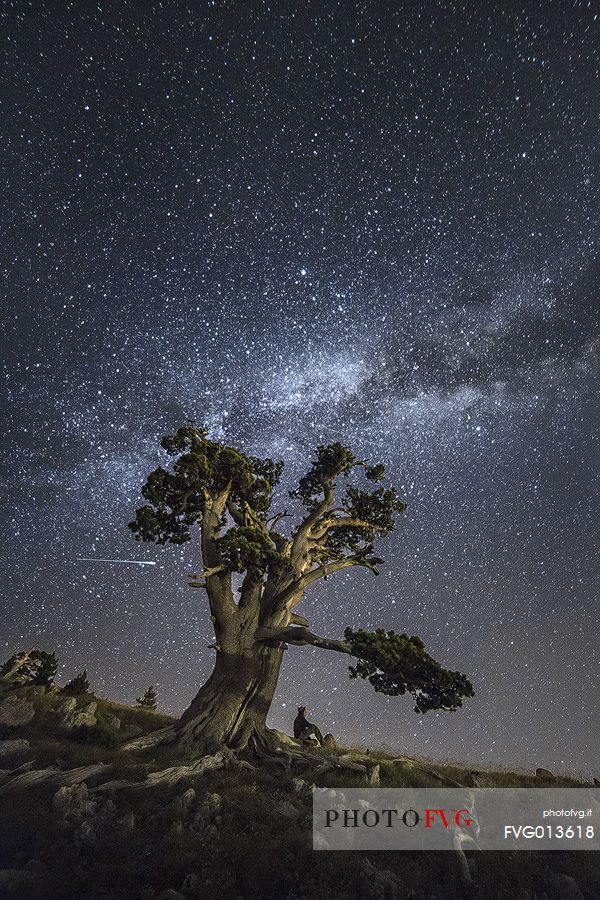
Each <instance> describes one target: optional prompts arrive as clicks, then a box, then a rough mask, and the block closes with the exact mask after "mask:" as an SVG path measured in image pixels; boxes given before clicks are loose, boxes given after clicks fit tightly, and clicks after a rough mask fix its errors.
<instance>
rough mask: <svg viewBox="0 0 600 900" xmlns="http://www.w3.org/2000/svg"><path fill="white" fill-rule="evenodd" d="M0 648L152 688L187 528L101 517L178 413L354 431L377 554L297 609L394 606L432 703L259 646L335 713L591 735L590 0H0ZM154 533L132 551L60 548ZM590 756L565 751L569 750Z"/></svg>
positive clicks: (379, 615) (144, 466)
mask: <svg viewBox="0 0 600 900" xmlns="http://www.w3.org/2000/svg"><path fill="white" fill-rule="evenodd" d="M0 10H1V13H0V21H1V29H0V47H1V65H2V72H3V77H2V87H1V104H0V116H1V121H2V131H3V138H2V150H1V154H2V165H1V169H0V178H1V183H2V189H3V202H2V211H1V213H0V219H1V223H2V224H1V241H0V254H1V260H0V272H1V278H2V288H3V290H2V294H3V300H2V303H3V310H4V313H3V322H4V323H5V327H4V332H3V334H4V337H3V370H2V394H3V396H2V408H3V410H4V413H3V416H4V425H3V428H2V481H3V486H4V494H5V500H4V502H3V503H2V512H1V514H2V532H1V534H2V537H1V541H2V548H1V551H2V586H3V592H4V599H3V604H2V611H1V613H0V653H2V654H3V655H4V657H5V658H6V657H8V656H9V655H11V654H12V653H13V652H14V651H15V650H17V649H20V648H22V647H24V646H26V645H27V646H29V645H31V644H32V643H34V642H37V643H38V644H39V645H40V646H42V647H44V648H46V649H56V651H57V653H58V655H59V657H60V662H61V669H60V678H63V679H64V678H67V677H71V676H72V675H73V674H75V672H77V671H79V670H80V669H82V668H84V667H87V669H88V671H89V675H90V680H91V682H92V686H93V687H95V688H96V689H97V690H98V692H99V693H103V694H105V695H107V696H111V697H113V698H116V699H120V700H126V701H127V702H131V701H132V700H133V698H135V697H136V696H138V695H139V692H140V691H141V690H143V689H144V688H145V687H146V686H147V685H148V684H149V683H153V684H155V685H156V686H157V691H158V694H159V700H160V705H161V706H162V708H164V709H165V710H168V711H170V712H180V711H181V710H182V709H183V708H184V707H185V706H186V705H187V703H188V702H189V700H190V699H191V696H192V695H193V694H194V693H195V691H196V689H197V687H198V686H199V684H200V683H201V682H202V681H203V680H204V679H205V678H206V677H207V676H208V674H209V672H210V669H211V664H212V656H211V653H212V651H210V650H208V649H206V644H207V643H209V642H210V640H211V639H212V634H211V626H210V622H209V621H208V619H207V615H206V609H205V605H204V604H205V598H204V595H203V594H201V593H200V592H198V591H192V590H190V589H189V588H188V587H187V582H186V579H185V577H184V573H185V572H188V571H195V570H196V568H197V565H198V561H199V560H198V556H197V551H196V548H195V547H194V546H192V545H191V544H188V545H186V546H185V547H183V548H177V547H173V546H166V547H157V546H154V545H150V544H135V543H134V542H133V539H132V535H131V533H130V532H129V531H128V529H127V527H126V526H127V522H128V521H130V520H131V518H132V517H133V513H134V510H135V508H136V506H139V505H140V503H141V499H140V493H139V492H140V487H141V485H142V483H143V480H144V478H145V476H146V474H147V473H148V472H149V471H150V470H151V469H152V468H154V467H155V466H156V465H158V464H160V463H162V462H164V459H163V455H162V452H159V450H158V443H159V440H160V437H161V435H163V434H164V433H170V432H172V431H173V430H175V429H176V428H177V427H178V425H179V424H181V423H182V422H183V421H184V420H185V419H187V418H193V419H195V420H196V421H197V422H198V423H205V424H206V425H207V426H208V427H209V429H210V434H211V436H212V437H215V438H222V439H224V440H226V441H227V442H230V443H234V444H239V445H241V446H242V447H243V448H244V449H246V450H248V451H251V452H253V453H256V454H259V455H268V456H272V457H275V458H281V459H283V460H285V462H286V476H285V479H284V483H283V484H282V486H281V490H280V491H279V497H278V502H280V503H281V505H282V506H288V507H290V501H289V499H287V495H286V492H287V489H288V488H289V487H290V486H292V481H293V479H294V477H297V476H298V475H299V474H301V473H302V472H303V471H304V470H305V469H306V468H307V467H308V462H309V459H310V455H311V449H312V448H313V447H314V446H315V445H316V444H318V443H322V442H327V441H332V440H342V441H344V442H346V443H347V444H349V445H350V446H351V447H352V448H353V449H355V450H356V451H357V453H359V454H360V455H364V456H368V457H369V458H371V459H372V460H374V461H379V460H381V461H383V462H385V463H386V464H387V471H388V475H389V478H390V480H391V481H392V482H394V483H395V484H396V485H397V486H398V488H399V490H400V493H401V494H402V495H403V496H404V497H405V499H406V500H407V501H408V504H409V506H408V510H407V512H406V514H405V515H404V516H402V517H401V520H400V523H399V527H398V529H397V530H396V532H395V533H394V534H393V535H391V536H390V537H388V538H387V539H386V540H385V541H384V542H383V543H382V545H381V547H380V549H381V555H383V556H385V558H386V564H385V565H384V566H383V567H382V574H381V575H380V576H379V577H378V578H374V577H373V576H372V575H371V573H369V572H362V570H361V571H359V572H352V573H350V574H347V573H340V574H339V575H338V576H336V577H335V578H334V579H330V580H328V582H327V583H326V584H323V583H322V582H321V583H320V584H319V585H318V586H317V587H316V589H313V591H312V593H311V594H310V595H309V596H308V597H307V599H306V601H305V602H304V603H303V604H302V606H301V607H300V608H299V612H301V613H302V614H304V615H306V616H308V618H309V619H310V621H311V625H312V627H313V629H314V630H315V631H317V632H319V633H322V634H327V635H329V636H334V637H337V636H341V634H342V631H343V628H344V626H345V625H348V624H350V625H353V626H355V627H358V626H362V627H366V628H374V627H377V626H385V627H388V628H394V629H395V630H397V631H408V632H410V633H416V634H418V635H420V636H421V637H422V638H423V639H424V640H425V642H426V645H427V648H428V649H429V650H430V651H431V652H432V653H433V654H434V656H436V657H437V658H438V659H439V660H440V661H441V662H442V663H443V664H445V665H447V666H448V667H450V668H453V669H454V668H456V669H460V670H461V671H464V672H467V673H468V674H469V676H470V677H471V678H472V680H473V682H474V685H475V689H476V692H477V695H476V697H475V698H474V699H473V700H468V701H466V705H465V708H464V709H463V710H461V711H459V712H457V713H454V714H448V713H439V714H436V713H429V714H427V715H425V716H422V717H421V716H417V715H416V714H415V713H414V712H413V711H412V705H411V703H410V700H407V699H406V698H386V697H384V696H383V695H377V694H374V693H373V691H372V688H371V687H370V686H369V685H368V684H367V683H364V682H361V683H357V682H355V681H350V679H349V678H348V677H347V661H345V660H344V659H343V658H341V657H339V656H338V655H337V654H331V653H325V652H323V651H319V650H316V649H306V648H290V650H289V651H288V652H287V654H286V666H285V671H284V674H283V675H282V678H281V681H280V686H279V690H278V694H277V697H276V700H275V703H274V705H273V709H272V713H271V717H270V723H271V724H272V725H273V726H274V727H283V728H286V729H288V730H289V728H290V726H291V720H292V719H293V716H294V715H295V709H296V705H298V704H300V703H304V704H306V705H307V706H308V708H309V710H310V715H309V717H310V718H311V720H313V721H316V722H318V724H319V725H320V727H321V729H322V730H323V731H332V732H333V733H334V734H335V735H336V736H337V737H338V738H340V739H341V740H343V741H348V742H352V743H358V744H362V745H366V746H376V745H381V744H386V745H389V746H391V747H394V748H397V749H400V750H402V751H404V752H408V753H420V754H429V755H431V756H433V757H435V758H438V759H440V758H454V759H459V760H462V761H471V762H473V763H488V764H500V765H507V766H508V765H522V766H526V767H529V768H531V767H532V766H536V765H538V766H548V767H550V768H553V767H554V768H555V769H557V770H560V769H562V770H571V771H583V772H587V771H589V770H590V769H591V768H592V767H593V764H594V763H595V762H596V761H597V747H598V738H599V736H600V735H599V730H598V729H599V725H598V721H599V716H598V700H599V697H598V675H597V666H598V645H599V638H600V625H599V621H598V600H597V597H598V590H599V587H600V585H599V581H600V579H599V566H598V538H599V531H600V529H599V524H598V513H597V510H598V499H599V498H598V487H599V477H598V476H599V471H600V467H599V462H600V458H599V438H598V420H599V416H598V413H599V409H598V406H599V404H598V387H599V381H600V378H599V367H598V354H599V352H600V315H599V307H598V283H599V276H600V256H599V254H598V240H599V238H600V225H599V222H598V208H599V180H598V164H599V161H600V140H599V128H598V113H599V109H600V105H599V101H600V90H599V79H598V63H599V61H600V41H599V34H598V30H599V25H600V18H599V15H598V14H597V10H598V7H596V6H595V4H592V3H587V2H580V0H568V2H567V0H563V2H560V3H552V2H550V3H548V2H541V0H540V2H536V3H528V2H521V3H518V4H517V3H506V4H503V3H483V2H481V3H453V2H437V3H432V2H362V3H357V2H351V0H340V2H334V0H320V2H311V0H304V2H285V0H283V2H276V0H272V2H270V3H264V2H253V0H213V2H191V0H189V2H175V0H173V2H167V0H165V2H162V3H161V2H147V0H139V2H127V0H120V2H119V3H109V2H108V0H99V2H86V0H78V2H64V0H63V2H56V3H54V2H49V0H48V2H41V0H38V2H24V0H21V2H4V3H3V4H2V5H1V7H0ZM80 556H98V557H109V558H113V559H130V560H131V559H137V560H149V561H150V560H153V561H156V562H157V565H156V566H155V567H141V566H125V565H110V564H102V563H83V562H77V561H76V558H77V557H80ZM596 774H598V773H596Z"/></svg>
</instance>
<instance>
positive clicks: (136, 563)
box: [76, 556, 156, 566]
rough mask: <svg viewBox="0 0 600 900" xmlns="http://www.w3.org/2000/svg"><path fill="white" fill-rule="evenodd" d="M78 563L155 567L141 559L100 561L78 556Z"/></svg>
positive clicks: (95, 557)
mask: <svg viewBox="0 0 600 900" xmlns="http://www.w3.org/2000/svg"><path fill="white" fill-rule="evenodd" d="M76 559H77V562H105V563H120V564H121V565H123V566H155V565H156V563H155V562H148V561H146V560H140V559H100V558H99V557H98V556H78V557H76Z"/></svg>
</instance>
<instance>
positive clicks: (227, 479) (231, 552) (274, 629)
mask: <svg viewBox="0 0 600 900" xmlns="http://www.w3.org/2000/svg"><path fill="white" fill-rule="evenodd" d="M161 446H162V449H163V450H165V451H166V453H167V454H168V456H170V457H171V463H170V465H169V466H168V467H167V468H163V467H162V466H161V467H159V468H157V469H155V470H154V471H153V472H150V474H149V475H148V478H147V480H146V483H145V484H144V486H143V488H142V496H143V497H144V500H145V501H146V503H145V504H144V505H143V506H141V507H139V509H137V510H136V515H135V519H134V520H133V521H132V522H130V524H129V527H130V529H131V531H132V532H133V534H134V535H135V539H136V540H139V541H150V542H154V543H157V544H166V543H170V544H176V545H181V544H184V543H186V542H188V541H193V542H194V545H195V547H196V552H197V554H198V557H199V563H200V565H199V566H198V568H196V569H195V571H194V572H193V573H191V574H190V575H189V578H190V582H189V583H190V587H192V588H195V589H196V590H198V591H203V592H205V594H206V601H207V602H206V616H207V618H209V619H210V622H211V623H212V626H213V628H214V634H215V639H214V642H213V643H212V644H210V646H211V647H212V648H213V649H214V650H215V651H216V653H215V663H214V669H213V672H212V674H211V676H210V677H209V679H208V681H206V683H205V684H204V685H203V686H202V687H201V688H200V690H199V691H198V693H197V694H196V696H195V697H194V699H193V700H192V702H191V704H190V705H189V706H188V708H187V709H186V710H185V712H184V713H183V715H182V716H181V717H180V719H179V720H178V721H177V722H176V723H175V724H174V725H173V726H172V727H168V728H161V729H160V730H159V731H157V732H155V733H154V734H148V735H144V736H143V737H141V738H139V739H137V740H134V741H132V742H130V744H129V745H128V749H144V748H149V747H153V746H160V745H161V744H177V745H178V746H179V747H182V748H188V747H191V746H193V747H194V749H195V750H196V751H198V752H205V753H210V752H213V748H215V747H220V746H222V745H226V746H228V747H231V748H233V749H238V750H239V749H243V748H244V747H245V746H246V745H247V744H248V743H250V744H251V745H253V746H255V747H256V748H257V749H260V748H261V747H264V746H265V743H267V744H268V743H272V742H273V741H274V740H276V737H274V736H273V734H272V733H271V732H270V730H269V729H268V728H267V725H266V718H267V713H268V711H269V707H270V706H271V702H272V700H273V696H274V693H275V689H276V687H277V679H278V677H279V672H280V667H281V664H282V662H283V658H284V653H285V650H286V649H287V647H288V646H290V644H293V645H296V646H300V647H302V646H312V647H319V648H321V649H323V650H326V651H333V652H336V653H339V654H346V655H348V656H350V657H354V659H355V660H356V662H355V663H354V665H351V666H350V667H349V674H350V676H351V677H352V678H366V679H367V680H368V681H369V683H370V684H371V685H372V687H373V688H374V689H375V690H376V691H380V692H383V693H385V694H387V695H389V696H395V695H402V694H408V695H410V696H411V697H412V698H413V701H414V707H415V709H416V711H417V712H419V713H423V712H425V711H428V710H448V711H451V710H456V709H459V708H460V707H461V706H462V702H463V699H464V698H466V697H472V696H473V686H472V684H471V682H470V681H469V679H468V678H467V676H466V675H463V674H462V673H461V672H456V671H453V670H451V669H446V668H444V667H442V665H441V664H440V663H438V662H437V660H435V659H433V657H431V656H430V655H429V654H428V653H427V652H426V650H425V647H424V645H423V642H422V641H421V640H420V639H419V638H418V637H411V636H409V635H407V634H404V633H396V632H394V631H384V630H383V629H378V630H377V631H374V632H367V631H364V630H363V629H360V628H358V629H356V628H354V627H349V628H347V629H346V632H345V637H344V639H343V640H340V639H339V638H338V639H336V638H330V637H327V636H321V635H318V634H315V633H314V632H312V631H311V630H310V628H309V622H308V620H307V619H306V618H305V617H304V616H302V615H299V611H298V605H299V604H300V603H301V602H302V601H303V600H304V597H305V594H306V593H307V592H309V591H310V590H311V588H312V587H313V585H315V584H317V583H318V582H319V581H320V580H321V579H326V578H329V577H330V576H335V575H337V573H338V572H342V571H351V570H353V571H357V570H361V569H362V570H367V571H369V572H372V573H373V574H374V575H377V574H378V572H379V566H380V565H381V564H382V563H383V560H382V559H381V558H380V557H379V556H378V555H377V554H376V552H375V550H376V544H377V543H378V542H379V541H380V540H382V539H383V538H385V537H386V536H387V535H389V534H390V533H391V532H392V531H393V529H394V527H395V522H396V518H397V517H398V516H399V515H401V514H402V512H403V511H404V509H405V506H406V504H405V503H404V501H403V500H401V499H400V497H399V496H398V494H397V493H396V490H395V489H394V487H393V486H387V487H386V486H385V485H384V484H382V483H381V482H382V481H384V479H385V467H384V466H383V464H381V463H372V462H370V461H368V460H365V459H360V458H358V457H357V456H355V454H354V453H353V452H352V450H351V449H350V448H348V447H345V446H344V445H343V444H341V443H339V442H336V443H333V444H327V445H320V446H318V447H317V448H316V451H315V454H314V457H313V459H312V460H311V462H310V464H309V467H308V470H307V471H306V473H305V474H304V475H302V476H301V477H300V478H299V480H298V481H297V484H296V487H295V488H294V489H293V490H292V491H290V492H289V493H290V499H291V500H292V501H293V507H294V508H293V510H292V511H289V510H287V509H285V508H284V509H282V508H278V509H277V508H274V504H275V500H276V498H277V499H279V498H280V497H281V494H280V493H279V492H276V487H277V484H278V482H279V479H280V477H281V474H282V470H283V463H282V462H277V461H274V460H271V459H258V458H257V457H254V456H249V455H247V454H246V453H245V452H244V451H243V450H240V449H238V448H236V447H232V446H227V445H225V444H223V443H221V442H220V441H214V440H211V439H210V438H209V437H208V431H207V430H206V429H205V428H199V427H197V426H196V425H195V424H194V422H188V423H186V424H185V425H183V426H182V427H181V428H179V429H178V430H177V431H176V432H175V434H174V435H166V436H165V437H164V438H163V439H162V441H161ZM290 519H291V520H292V521H291V522H289V520H290ZM201 596H202V595H201ZM322 602H326V597H325V595H323V596H322ZM345 615H347V616H349V617H350V616H352V615H353V604H352V591H349V592H348V608H347V610H346V613H345ZM342 621H343V620H342ZM340 624H341V623H340ZM346 624H348V623H346ZM350 624H352V623H350Z"/></svg>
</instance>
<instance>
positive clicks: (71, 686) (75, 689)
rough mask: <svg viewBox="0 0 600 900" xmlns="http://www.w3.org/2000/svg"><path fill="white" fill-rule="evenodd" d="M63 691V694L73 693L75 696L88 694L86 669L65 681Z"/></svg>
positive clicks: (88, 685) (88, 686) (88, 684)
mask: <svg viewBox="0 0 600 900" xmlns="http://www.w3.org/2000/svg"><path fill="white" fill-rule="evenodd" d="M63 691H64V692H65V694H73V695H75V696H78V695H79V694H89V693H90V683H89V681H88V674H87V669H84V670H83V672H79V674H78V675H76V676H75V678H72V679H71V680H70V681H67V683H66V684H65V686H64V688H63Z"/></svg>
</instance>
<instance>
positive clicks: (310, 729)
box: [294, 706, 323, 746]
mask: <svg viewBox="0 0 600 900" xmlns="http://www.w3.org/2000/svg"><path fill="white" fill-rule="evenodd" d="M306 712H307V710H306V707H305V706H299V707H298V715H297V716H296V718H295V719H294V737H295V738H296V739H297V740H299V741H303V742H305V743H312V738H313V736H314V737H315V738H316V739H317V741H318V743H319V746H322V744H323V735H322V734H321V732H320V731H319V729H318V727H317V726H316V725H313V724H312V723H311V722H309V721H308V719H307V718H306Z"/></svg>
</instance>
